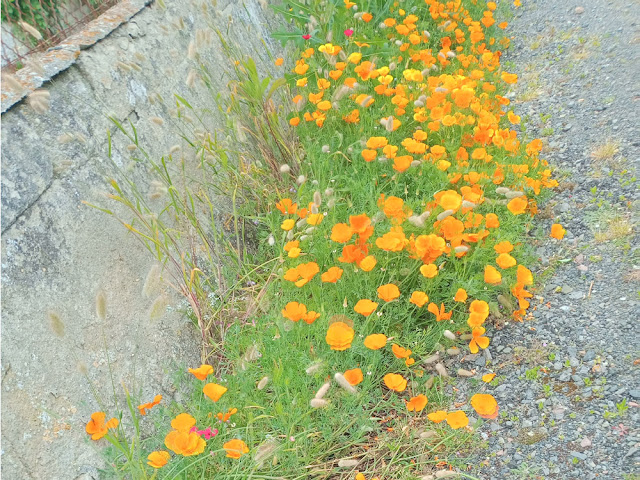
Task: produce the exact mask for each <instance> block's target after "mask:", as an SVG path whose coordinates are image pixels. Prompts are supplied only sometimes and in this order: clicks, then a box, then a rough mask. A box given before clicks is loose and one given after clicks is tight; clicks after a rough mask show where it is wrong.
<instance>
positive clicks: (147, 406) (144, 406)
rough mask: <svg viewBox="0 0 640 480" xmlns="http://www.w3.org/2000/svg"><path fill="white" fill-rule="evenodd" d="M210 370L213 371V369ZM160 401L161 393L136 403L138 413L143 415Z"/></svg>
mask: <svg viewBox="0 0 640 480" xmlns="http://www.w3.org/2000/svg"><path fill="white" fill-rule="evenodd" d="M211 371H212V372H213V369H212V370H211ZM200 380H204V379H202V378H201V379H200ZM161 401H162V395H156V396H155V397H154V398H153V401H152V402H149V403H143V404H142V405H138V410H139V411H140V415H142V416H143V417H144V416H145V415H146V414H147V410H151V409H152V408H153V407H155V406H156V405H158V404H159V403H160V402H161Z"/></svg>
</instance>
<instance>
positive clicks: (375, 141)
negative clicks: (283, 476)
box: [367, 137, 389, 150]
mask: <svg viewBox="0 0 640 480" xmlns="http://www.w3.org/2000/svg"><path fill="white" fill-rule="evenodd" d="M388 143H389V141H388V140H387V138H386V137H370V138H369V140H367V148H371V149H373V150H375V149H378V148H382V147H386V146H387V144H388Z"/></svg>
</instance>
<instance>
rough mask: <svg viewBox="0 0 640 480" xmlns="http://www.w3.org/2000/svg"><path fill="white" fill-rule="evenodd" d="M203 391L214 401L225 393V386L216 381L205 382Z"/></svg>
mask: <svg viewBox="0 0 640 480" xmlns="http://www.w3.org/2000/svg"><path fill="white" fill-rule="evenodd" d="M202 391H203V393H204V394H205V395H206V396H207V397H209V398H210V399H211V400H213V401H214V402H217V401H218V400H220V397H222V395H224V394H225V392H226V391H227V387H223V386H222V385H218V384H217V383H207V384H206V385H205V386H204V387H203V388H202Z"/></svg>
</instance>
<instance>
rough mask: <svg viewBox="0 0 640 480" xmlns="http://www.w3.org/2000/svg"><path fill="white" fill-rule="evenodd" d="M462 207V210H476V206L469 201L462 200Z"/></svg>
mask: <svg viewBox="0 0 640 480" xmlns="http://www.w3.org/2000/svg"><path fill="white" fill-rule="evenodd" d="M462 206H463V207H464V208H476V204H475V203H473V202H470V201H469V200H463V201H462Z"/></svg>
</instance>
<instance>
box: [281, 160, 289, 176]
mask: <svg viewBox="0 0 640 480" xmlns="http://www.w3.org/2000/svg"><path fill="white" fill-rule="evenodd" d="M290 171H291V167H290V166H289V165H287V164H286V163H285V164H283V165H280V173H282V174H287V173H289V172H290Z"/></svg>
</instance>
